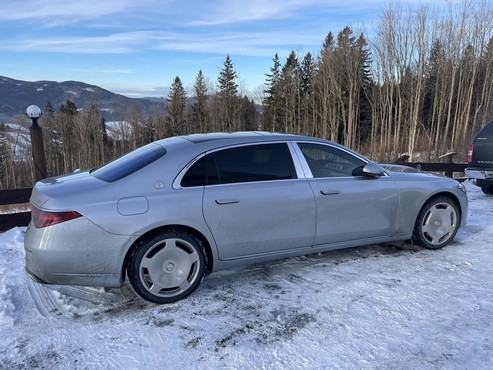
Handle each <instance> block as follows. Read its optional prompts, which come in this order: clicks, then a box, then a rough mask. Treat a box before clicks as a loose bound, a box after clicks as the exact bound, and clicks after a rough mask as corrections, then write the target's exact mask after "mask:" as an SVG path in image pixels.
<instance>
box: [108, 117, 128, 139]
mask: <svg viewBox="0 0 493 370" xmlns="http://www.w3.org/2000/svg"><path fill="white" fill-rule="evenodd" d="M104 124H105V126H106V133H107V134H108V136H109V137H110V138H112V139H113V140H127V139H128V138H129V137H130V136H131V135H132V131H133V129H132V124H131V123H130V122H128V121H108V122H105V123H104Z"/></svg>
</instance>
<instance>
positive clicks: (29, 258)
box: [24, 217, 131, 287]
mask: <svg viewBox="0 0 493 370" xmlns="http://www.w3.org/2000/svg"><path fill="white" fill-rule="evenodd" d="M130 239H131V238H130V237H129V236H125V235H114V234H110V233H108V232H106V231H104V230H102V229H101V228H99V227H98V226H96V225H94V224H93V223H91V222H90V221H88V220H87V219H85V218H83V217H81V218H78V219H76V220H72V221H68V222H65V223H62V224H58V225H53V226H48V227H45V228H41V229H38V228H36V227H34V225H33V224H32V223H31V224H30V225H29V227H28V228H27V230H26V235H25V237H24V248H25V252H26V257H25V258H26V259H25V262H26V265H25V268H26V272H27V274H28V275H29V276H30V277H31V278H32V279H33V280H34V281H36V282H38V283H43V284H57V285H80V286H98V287H117V286H120V285H121V283H122V281H123V274H122V272H123V270H122V268H123V260H124V257H125V253H126V250H127V249H126V246H127V245H129V243H130Z"/></svg>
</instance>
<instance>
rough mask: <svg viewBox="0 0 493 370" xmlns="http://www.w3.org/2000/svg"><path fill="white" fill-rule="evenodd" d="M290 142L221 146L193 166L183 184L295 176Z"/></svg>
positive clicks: (275, 178) (206, 183)
mask: <svg viewBox="0 0 493 370" xmlns="http://www.w3.org/2000/svg"><path fill="white" fill-rule="evenodd" d="M295 178H297V176H296V170H295V167H294V164H293V159H292V157H291V153H290V151H289V148H288V146H287V144H285V143H276V144H260V145H249V146H242V147H235V148H229V149H224V150H219V151H217V152H213V153H210V154H207V155H206V156H204V157H202V158H201V159H199V160H198V161H197V162H195V163H194V165H192V167H190V169H189V170H188V171H187V173H186V174H185V176H184V177H183V179H182V183H181V186H183V187H189V186H202V185H214V184H233V183H239V182H252V181H272V180H287V179H295Z"/></svg>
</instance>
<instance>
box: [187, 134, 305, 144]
mask: <svg viewBox="0 0 493 370" xmlns="http://www.w3.org/2000/svg"><path fill="white" fill-rule="evenodd" d="M293 136H296V135H290V134H280V133H276V132H267V131H237V132H211V133H207V134H192V135H186V136H181V138H183V139H185V140H189V141H191V142H193V143H203V142H206V141H212V140H224V139H226V140H228V139H233V140H232V141H234V139H252V138H255V137H269V138H270V139H272V138H275V139H281V138H283V139H284V138H286V137H288V138H292V137H293ZM260 141H263V139H261V140H260Z"/></svg>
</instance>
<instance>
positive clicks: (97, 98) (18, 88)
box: [0, 76, 165, 123]
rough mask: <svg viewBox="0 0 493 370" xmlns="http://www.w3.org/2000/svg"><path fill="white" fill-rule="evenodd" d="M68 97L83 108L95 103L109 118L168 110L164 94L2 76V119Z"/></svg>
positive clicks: (74, 82)
mask: <svg viewBox="0 0 493 370" xmlns="http://www.w3.org/2000/svg"><path fill="white" fill-rule="evenodd" d="M67 99H68V100H70V101H72V102H74V103H75V105H76V106H77V108H82V109H84V108H88V107H90V106H91V105H92V104H95V105H96V106H97V107H98V108H99V109H100V110H101V113H102V115H103V117H104V118H105V119H106V120H108V121H111V120H122V119H125V118H126V116H127V115H128V114H129V113H130V112H131V110H138V111H140V112H142V113H143V114H145V115H147V114H151V113H154V112H160V113H164V107H165V99H162V98H142V99H137V98H128V97H126V96H123V95H120V94H115V93H112V92H111V91H108V90H105V89H102V88H101V87H99V86H95V85H89V84H86V83H83V82H78V81H64V82H56V81H35V82H28V81H21V80H14V79H12V78H8V77H4V76H0V123H1V122H4V123H11V122H13V118H14V117H15V116H16V115H24V113H25V112H26V108H27V107H28V106H30V105H31V104H35V105H37V106H38V107H40V108H41V110H44V108H45V106H46V104H47V103H48V102H50V103H51V105H52V106H53V107H54V108H55V110H58V109H59V108H60V106H61V105H62V104H64V103H66V101H67Z"/></svg>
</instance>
